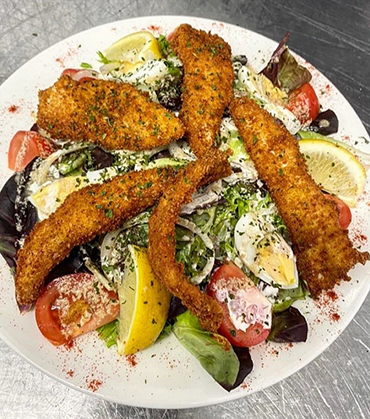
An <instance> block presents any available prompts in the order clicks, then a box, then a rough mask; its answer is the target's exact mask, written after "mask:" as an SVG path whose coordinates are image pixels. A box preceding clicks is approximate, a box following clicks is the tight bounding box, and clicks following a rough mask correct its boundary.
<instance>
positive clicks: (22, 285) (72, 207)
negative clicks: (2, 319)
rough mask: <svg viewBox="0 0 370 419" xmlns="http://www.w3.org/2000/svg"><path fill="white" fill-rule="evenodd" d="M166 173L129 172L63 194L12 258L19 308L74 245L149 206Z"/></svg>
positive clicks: (34, 295) (168, 176) (30, 301)
mask: <svg viewBox="0 0 370 419" xmlns="http://www.w3.org/2000/svg"><path fill="white" fill-rule="evenodd" d="M173 174H174V172H173V170H172V169H149V170H145V171H141V172H130V173H127V174H125V175H120V176H116V177H115V178H113V179H111V180H109V181H107V182H106V183H103V184H94V185H89V186H86V187H85V188H83V189H80V190H78V191H75V192H73V193H72V194H70V195H68V197H67V198H66V200H65V201H64V202H63V204H62V205H61V206H60V207H59V208H58V209H57V210H56V211H55V212H54V213H53V214H51V215H50V217H49V218H47V219H46V220H44V221H42V222H40V223H38V224H36V225H35V227H34V229H33V230H32V231H31V233H30V234H29V235H28V236H27V237H26V240H25V242H24V246H23V248H22V249H20V250H19V252H18V255H17V270H16V276H15V288H16V296H17V301H18V304H19V305H29V304H33V303H34V302H35V301H36V299H37V298H38V296H39V294H40V291H41V288H42V286H43V284H44V281H45V278H46V276H47V275H48V273H49V272H50V271H51V269H52V268H53V267H54V266H56V265H57V264H58V263H59V262H61V261H62V260H63V259H65V258H66V257H67V256H68V255H69V253H70V251H71V250H72V249H73V248H74V247H75V246H78V245H82V244H84V243H87V242H89V241H91V240H92V239H93V238H94V237H95V236H97V235H99V234H104V233H107V232H108V231H111V230H114V229H116V228H118V227H119V226H120V225H121V224H122V223H123V221H125V220H126V219H127V218H130V217H132V216H134V215H136V214H139V213H140V212H142V211H144V210H145V209H146V208H148V207H151V206H152V205H154V204H155V203H156V201H157V200H158V199H159V197H160V196H161V194H162V192H163V189H164V188H165V185H166V184H167V183H168V182H169V180H170V179H171V178H172V177H173Z"/></svg>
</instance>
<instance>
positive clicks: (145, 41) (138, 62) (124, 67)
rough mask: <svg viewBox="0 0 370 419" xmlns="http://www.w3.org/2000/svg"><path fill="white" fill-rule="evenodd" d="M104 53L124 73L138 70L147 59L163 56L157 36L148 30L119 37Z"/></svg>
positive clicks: (156, 58)
mask: <svg viewBox="0 0 370 419" xmlns="http://www.w3.org/2000/svg"><path fill="white" fill-rule="evenodd" d="M104 55H105V57H106V58H107V59H108V60H109V61H110V62H111V63H113V64H115V65H116V67H117V68H119V69H120V71H121V72H122V73H123V74H126V73H128V72H134V71H136V70H138V69H139V68H140V67H142V66H143V65H144V64H145V63H146V62H147V61H150V60H158V59H160V58H162V55H161V52H160V49H159V45H158V42H157V40H156V38H155V37H154V36H153V35H152V34H151V33H150V32H147V31H141V32H135V33H133V34H130V35H127V36H125V37H123V38H121V39H119V40H118V41H117V42H115V43H114V44H112V45H111V46H110V47H108V48H107V49H106V50H105V51H104Z"/></svg>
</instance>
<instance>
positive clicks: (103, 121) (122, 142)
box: [37, 76, 184, 151]
mask: <svg viewBox="0 0 370 419" xmlns="http://www.w3.org/2000/svg"><path fill="white" fill-rule="evenodd" d="M37 124H38V126H39V127H40V128H42V129H43V130H45V131H46V132H47V133H48V134H49V135H50V136H51V137H52V138H56V139H57V138H61V139H69V140H71V141H89V142H92V143H97V144H99V145H101V146H102V147H103V148H105V149H107V150H133V151H138V150H150V149H152V148H154V147H157V146H161V145H166V144H169V143H170V142H172V141H175V140H177V139H179V138H181V137H182V136H183V135H184V127H183V124H182V123H181V121H180V120H179V119H178V118H177V117H176V116H175V115H174V114H173V113H171V112H170V111H168V110H167V109H165V108H164V107H163V106H161V105H159V104H158V103H154V102H152V101H151V100H150V98H149V96H148V94H147V93H144V92H140V91H139V90H137V89H136V88H135V87H133V86H131V85H130V84H127V83H117V82H115V81H108V80H88V81H85V82H83V83H81V82H77V81H75V80H73V79H72V78H70V77H69V76H62V77H60V78H59V80H58V81H57V82H56V83H55V84H54V85H53V86H51V87H49V88H48V89H46V90H42V91H40V92H39V106H38V113H37Z"/></svg>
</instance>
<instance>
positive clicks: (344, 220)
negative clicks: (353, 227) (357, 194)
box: [324, 193, 352, 230]
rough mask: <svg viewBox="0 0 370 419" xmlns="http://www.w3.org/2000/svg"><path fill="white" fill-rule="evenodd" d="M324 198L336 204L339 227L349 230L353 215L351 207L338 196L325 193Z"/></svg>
mask: <svg viewBox="0 0 370 419" xmlns="http://www.w3.org/2000/svg"><path fill="white" fill-rule="evenodd" d="M324 196H325V198H326V199H329V200H330V201H333V202H334V203H335V204H336V206H337V209H338V214H339V225H340V226H341V228H342V229H343V230H347V228H348V226H349V225H350V224H351V221H352V213H351V210H350V208H349V206H348V205H347V204H346V203H345V202H343V201H342V200H341V199H339V198H338V197H336V196H333V195H330V194H327V193H324Z"/></svg>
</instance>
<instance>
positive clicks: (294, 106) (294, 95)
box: [286, 83, 320, 124]
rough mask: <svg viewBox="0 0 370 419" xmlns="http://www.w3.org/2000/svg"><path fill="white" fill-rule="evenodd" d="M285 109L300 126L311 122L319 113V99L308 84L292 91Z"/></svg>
mask: <svg viewBox="0 0 370 419" xmlns="http://www.w3.org/2000/svg"><path fill="white" fill-rule="evenodd" d="M286 107H287V109H289V110H290V111H291V112H292V113H293V114H294V115H295V116H296V117H297V118H298V119H299V121H300V122H301V123H302V124H305V123H307V122H311V121H313V120H314V119H316V118H317V115H318V114H319V112H320V104H319V99H318V97H317V95H316V92H315V90H314V89H313V87H312V86H311V84H310V83H305V84H303V85H302V86H301V87H298V88H297V89H295V90H293V91H292V92H291V93H290V94H289V97H288V103H287V105H286Z"/></svg>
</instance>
